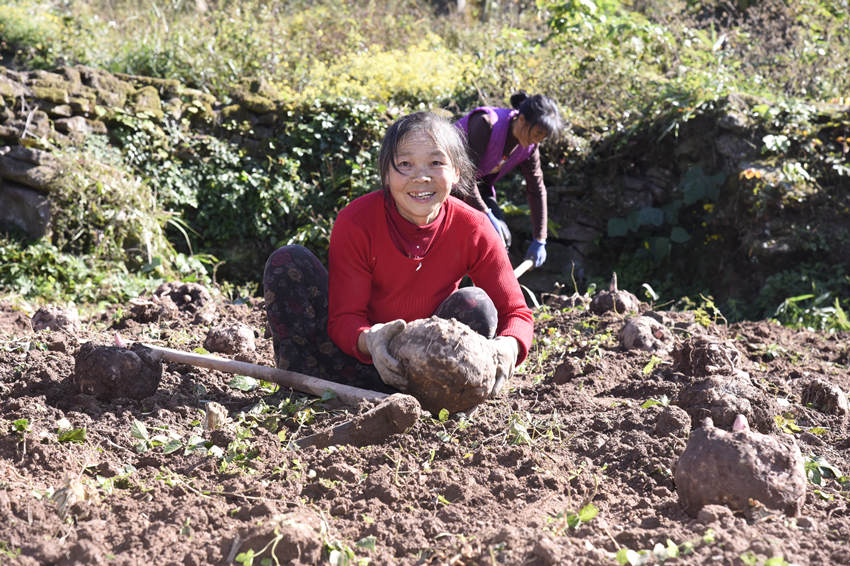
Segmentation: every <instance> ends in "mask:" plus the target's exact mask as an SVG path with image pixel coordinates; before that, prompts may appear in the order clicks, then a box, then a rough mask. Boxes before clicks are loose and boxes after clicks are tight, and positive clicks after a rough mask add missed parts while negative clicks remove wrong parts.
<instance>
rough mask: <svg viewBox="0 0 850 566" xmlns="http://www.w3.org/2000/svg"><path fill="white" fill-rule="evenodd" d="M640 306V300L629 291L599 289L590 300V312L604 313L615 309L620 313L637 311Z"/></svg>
mask: <svg viewBox="0 0 850 566" xmlns="http://www.w3.org/2000/svg"><path fill="white" fill-rule="evenodd" d="M638 308H640V301H639V300H638V298H637V297H635V296H634V295H633V294H632V293H630V292H628V291H623V290H620V291H617V290H614V291H599V292H598V293H597V294H596V295H594V296H593V299H591V301H590V312H592V313H594V314H603V313H606V312H609V311H614V312H616V313H618V314H626V313H630V312H635V311H637V310H638Z"/></svg>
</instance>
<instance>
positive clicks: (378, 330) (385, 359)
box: [358, 318, 407, 391]
mask: <svg viewBox="0 0 850 566" xmlns="http://www.w3.org/2000/svg"><path fill="white" fill-rule="evenodd" d="M405 326H406V323H405V322H404V320H402V319H400V318H399V319H397V320H393V321H391V322H381V323H378V324H373V325H372V327H371V328H369V329H367V330H364V331H363V332H361V333H360V339H358V347H359V348H360V350H361V351H363V352H364V353H368V354H369V355H371V356H372V363H373V364H375V369H376V370H378V375H380V376H381V381H383V382H384V383H386V384H387V385H389V386H390V387H395V388H396V389H398V390H399V391H405V390H406V389H407V378H406V377H404V373H403V368H402V367H401V364H400V363H399V361H398V360H397V359H395V358H394V357H392V356H391V355H390V353H389V350H388V349H387V345H388V344H389V343H390V340H392V339H393V338H394V337H395V336H396V335H397V334H398V333H399V332H401V331H402V330H404V328H405ZM361 341H362V344H361V343H360V342H361Z"/></svg>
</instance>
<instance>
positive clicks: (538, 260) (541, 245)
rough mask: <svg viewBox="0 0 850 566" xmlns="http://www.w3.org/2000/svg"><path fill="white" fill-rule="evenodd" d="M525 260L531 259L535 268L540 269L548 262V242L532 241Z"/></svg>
mask: <svg viewBox="0 0 850 566" xmlns="http://www.w3.org/2000/svg"><path fill="white" fill-rule="evenodd" d="M525 259H530V260H531V261H533V262H534V267H540V266H541V265H543V263H544V262H545V261H546V242H545V241H540V240H532V241H531V245H530V246H528V251H527V252H525Z"/></svg>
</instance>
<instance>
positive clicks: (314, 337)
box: [263, 245, 498, 391]
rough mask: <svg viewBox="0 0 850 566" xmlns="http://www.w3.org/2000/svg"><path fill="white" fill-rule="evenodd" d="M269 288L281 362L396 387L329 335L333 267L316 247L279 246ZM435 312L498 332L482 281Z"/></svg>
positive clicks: (357, 382) (339, 378)
mask: <svg viewBox="0 0 850 566" xmlns="http://www.w3.org/2000/svg"><path fill="white" fill-rule="evenodd" d="M263 289H264V296H265V303H266V317H267V324H268V327H269V330H270V331H271V335H272V342H273V344H274V355H275V364H276V365H277V367H279V368H281V369H288V370H291V371H297V372H299V373H305V374H307V375H312V376H314V377H320V378H322V379H328V380H331V381H336V382H341V383H347V384H349V385H354V386H356V387H363V388H366V389H377V390H382V391H390V389H389V388H387V386H385V385H384V384H383V382H382V381H381V379H380V377H379V376H378V372H377V371H376V370H375V367H374V366H373V365H371V364H363V363H361V362H360V361H358V360H357V359H356V358H354V357H353V356H349V355H348V354H346V353H344V352H343V351H342V350H340V349H339V347H338V346H337V345H336V344H334V343H333V341H332V340H331V339H330V337H329V336H328V270H327V269H325V267H324V266H323V265H322V263H321V262H320V261H319V259H318V258H317V257H316V256H315V255H313V253H312V252H310V250H308V249H307V248H305V247H303V246H298V245H291V246H284V247H282V248H279V249H277V250H276V251H275V252H273V253H272V254H271V256H269V259H268V260H267V261H266V267H265V271H264V272H263ZM434 315H435V316H439V317H440V318H446V319H449V318H455V319H457V320H459V321H460V322H463V323H464V324H467V325H468V326H469V327H470V328H472V329H473V330H475V331H476V332H478V333H479V334H482V335H483V336H487V337H488V338H492V337H493V336H494V335H495V334H496V327H497V324H498V313H497V312H496V307H495V305H493V301H492V300H491V299H490V297H489V296H487V293H485V292H484V291H483V290H482V289H480V288H479V287H463V288H461V289H458V290H457V291H455V292H454V293H452V294H451V295H449V296H448V297H446V299H445V300H444V301H443V302H442V303H441V304H440V306H439V307H437V310H436V311H435V312H434Z"/></svg>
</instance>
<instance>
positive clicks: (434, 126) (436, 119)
mask: <svg viewBox="0 0 850 566" xmlns="http://www.w3.org/2000/svg"><path fill="white" fill-rule="evenodd" d="M412 132H424V133H425V134H427V135H428V136H430V137H431V139H432V140H434V143H436V144H437V147H439V148H440V149H442V150H443V151H445V152H446V155H448V156H449V160H450V161H451V163H452V165H453V166H454V168H455V169H457V172H458V176H459V177H460V179H459V180H458V182H457V183H456V184H455V186H454V187H452V194H453V195H455V196H457V197H458V198H463V197H465V196H467V195H469V194H472V191H473V190H477V189H476V187H475V166H474V165H473V164H472V161H470V159H469V154H468V152H467V148H466V140H465V138H464V136H463V135H462V134H461V132H460V130H459V129H457V128H456V127H455V126H454V125H452V124H451V123H449V121H448V120H446V119H445V118H441V117H440V116H438V115H436V114H434V113H433V112H415V113H413V114H408V115H407V116H402V117H401V118H399V119H398V120H396V121H395V123H394V124H393V125H392V126H390V127H389V129H388V130H387V133H386V134H384V141H383V142H381V153H380V156H379V157H378V170H379V172H380V174H381V185H382V186H383V187H384V189H387V188H388V187H389V173H390V167H392V168H393V169H395V170H396V171H398V166H397V165H396V162H395V157H396V153H397V152H398V146H399V144H401V142H402V141H403V140H404V138H406V137H407V136H408V135H410V134H411V133H412Z"/></svg>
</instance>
